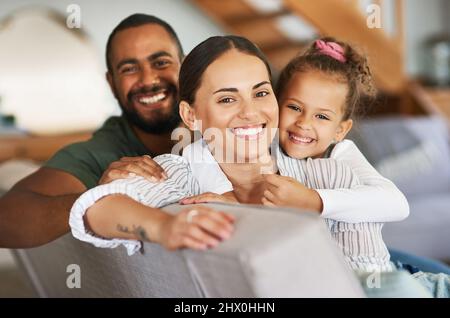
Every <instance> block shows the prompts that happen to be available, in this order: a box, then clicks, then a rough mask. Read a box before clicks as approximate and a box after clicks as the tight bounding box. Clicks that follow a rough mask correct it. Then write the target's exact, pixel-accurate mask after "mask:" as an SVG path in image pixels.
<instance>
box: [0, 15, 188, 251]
mask: <svg viewBox="0 0 450 318" xmlns="http://www.w3.org/2000/svg"><path fill="white" fill-rule="evenodd" d="M182 59H183V50H182V47H181V44H180V41H179V39H178V37H177V35H176V33H175V32H174V30H173V29H172V28H171V27H170V26H169V25H168V24H167V23H166V22H164V21H162V20H160V19H158V18H156V17H154V16H149V15H143V14H134V15H131V16H129V17H128V18H126V19H124V20H123V21H122V22H120V24H119V25H118V26H117V27H116V28H115V29H114V30H113V32H112V33H111V35H110V36H109V39H108V42H107V46H106V62H107V66H108V71H107V73H106V78H107V81H108V83H109V85H110V87H111V90H112V92H113V94H114V96H115V98H116V99H117V101H118V102H119V105H120V107H121V109H122V112H123V114H122V116H121V117H111V118H109V119H108V120H107V121H106V122H105V124H104V125H103V127H102V128H100V129H99V130H98V131H97V132H96V133H95V134H94V136H93V137H92V138H91V139H90V140H89V141H87V142H82V143H77V144H73V145H70V146H68V147H66V148H64V149H62V150H61V151H59V152H58V153H57V154H56V155H55V156H54V157H53V158H51V159H50V160H49V161H48V162H47V163H46V164H45V165H44V166H43V167H42V168H40V169H39V170H38V171H37V172H35V173H33V174H31V175H30V176H28V177H26V178H25V179H23V180H21V181H20V182H18V183H17V184H16V185H15V186H14V187H13V188H12V189H11V190H10V191H9V192H8V193H6V194H5V195H4V196H3V197H1V198H0V247H7V248H28V247H34V246H38V245H42V244H45V243H48V242H50V241H52V240H54V239H56V238H58V237H60V236H61V235H64V234H66V233H67V232H68V231H69V224H68V218H69V212H70V209H71V207H72V205H73V203H74V202H75V200H76V199H77V198H78V197H79V196H80V195H81V193H83V192H84V191H86V190H87V189H89V188H92V187H94V186H96V185H97V184H98V183H106V182H109V181H111V180H113V179H117V178H121V177H127V176H128V175H129V173H130V172H131V173H136V174H139V175H142V176H147V177H149V178H150V176H151V175H156V176H160V179H163V178H165V173H164V172H163V170H162V169H161V168H160V167H159V166H158V165H157V164H156V163H155V162H154V161H153V160H151V159H150V158H149V157H146V156H147V155H150V156H157V155H159V154H162V153H168V152H171V148H172V146H173V145H174V142H173V141H172V140H171V138H170V135H171V132H172V130H173V129H174V128H176V127H178V126H179V125H180V123H181V120H180V118H179V115H178V105H177V103H176V98H177V83H178V72H179V69H180V65H181V61H182Z"/></svg>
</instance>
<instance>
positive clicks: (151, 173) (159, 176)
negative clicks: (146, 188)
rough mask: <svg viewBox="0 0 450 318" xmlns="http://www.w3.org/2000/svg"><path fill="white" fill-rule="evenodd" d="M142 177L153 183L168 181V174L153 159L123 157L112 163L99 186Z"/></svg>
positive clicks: (146, 157) (147, 157)
mask: <svg viewBox="0 0 450 318" xmlns="http://www.w3.org/2000/svg"><path fill="white" fill-rule="evenodd" d="M135 176H141V177H144V178H146V179H147V180H149V181H151V182H160V181H164V180H165V179H167V174H166V172H165V171H164V170H163V168H161V166H160V165H159V164H157V163H156V162H155V161H154V160H153V159H152V157H150V156H149V155H144V156H140V157H122V158H121V159H120V160H118V161H114V162H112V163H111V164H110V165H109V167H108V169H106V171H105V172H104V173H103V175H102V177H101V178H100V180H99V182H98V184H105V183H109V182H111V181H114V180H117V179H126V178H128V177H135Z"/></svg>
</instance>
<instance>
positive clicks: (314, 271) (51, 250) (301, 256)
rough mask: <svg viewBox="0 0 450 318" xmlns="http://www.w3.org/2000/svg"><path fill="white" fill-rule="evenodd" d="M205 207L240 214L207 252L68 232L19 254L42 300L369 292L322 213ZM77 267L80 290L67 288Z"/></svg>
mask: <svg viewBox="0 0 450 318" xmlns="http://www.w3.org/2000/svg"><path fill="white" fill-rule="evenodd" d="M207 205H208V206H211V207H213V208H216V209H218V210H222V211H226V212H228V213H232V214H233V215H235V216H236V219H237V221H236V230H235V232H234V234H233V236H232V237H231V238H230V239H229V240H227V241H224V242H223V243H221V244H220V245H219V246H218V247H216V248H214V249H211V250H208V251H204V252H200V251H193V250H182V251H176V252H169V251H166V250H164V249H163V248H162V247H160V246H158V245H156V244H152V243H145V244H144V245H143V250H142V253H136V254H135V255H133V256H127V254H126V251H125V249H124V248H122V247H119V248H116V249H100V248H95V247H94V246H91V245H89V244H86V243H83V242H80V241H78V240H75V239H74V238H73V237H72V236H71V235H70V234H67V235H65V236H63V237H61V238H60V239H58V240H56V241H54V242H52V243H49V244H47V245H45V246H41V247H38V248H32V249H27V250H16V256H17V258H18V259H19V261H20V263H21V264H22V266H23V268H24V269H25V271H26V272H27V274H28V276H29V277H30V279H31V281H32V283H33V285H34V287H35V289H36V291H37V292H38V294H39V295H40V296H42V297H364V293H363V292H362V289H361V287H360V285H359V282H358V281H357V279H356V277H355V276H354V275H353V273H352V272H351V271H350V270H349V269H348V267H347V265H346V264H345V263H344V261H343V258H342V257H341V255H340V251H339V250H338V249H337V247H336V246H335V244H334V242H333V241H332V240H331V237H330V235H329V233H328V230H327V228H326V226H325V224H324V222H323V219H321V218H320V217H319V216H318V215H316V214H314V213H311V212H300V211H297V210H293V209H280V208H266V207H261V206H251V205H229V204H207ZM183 208H186V206H180V205H171V206H168V207H166V208H165V209H166V210H167V211H169V212H171V213H177V212H178V211H179V210H180V209H183ZM71 264H75V266H74V265H72V267H70V265H71ZM73 266H74V267H73ZM77 266H79V267H78V268H79V272H80V282H81V286H80V287H81V288H69V287H68V284H67V282H68V281H69V286H70V282H71V281H73V278H74V276H73V274H74V273H75V271H74V268H77Z"/></svg>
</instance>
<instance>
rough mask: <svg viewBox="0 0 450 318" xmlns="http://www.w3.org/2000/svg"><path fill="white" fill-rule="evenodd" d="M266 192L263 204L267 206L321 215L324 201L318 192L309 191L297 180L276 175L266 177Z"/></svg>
mask: <svg viewBox="0 0 450 318" xmlns="http://www.w3.org/2000/svg"><path fill="white" fill-rule="evenodd" d="M264 179H265V181H266V190H265V191H264V194H263V198H262V200H261V201H262V203H263V204H264V205H267V206H287V207H294V208H300V209H307V210H312V211H316V212H319V213H321V212H322V209H323V203H322V199H321V198H320V196H319V194H318V193H317V191H315V190H314V189H309V188H308V187H306V186H304V185H303V184H302V183H300V182H298V181H297V180H295V179H293V178H290V177H284V176H279V175H276V174H267V175H264Z"/></svg>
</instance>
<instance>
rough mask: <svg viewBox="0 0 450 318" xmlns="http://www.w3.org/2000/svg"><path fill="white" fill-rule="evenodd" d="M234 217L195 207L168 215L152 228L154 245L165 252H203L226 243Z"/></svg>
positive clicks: (202, 207)
mask: <svg viewBox="0 0 450 318" xmlns="http://www.w3.org/2000/svg"><path fill="white" fill-rule="evenodd" d="M234 221H235V219H234V216H232V215H230V214H226V213H225V212H220V211H216V210H213V209H211V208H207V207H204V206H198V207H195V208H192V207H191V208H188V209H185V210H183V211H181V212H180V213H178V214H176V215H171V214H167V215H166V217H165V218H164V219H163V220H162V221H161V222H159V224H158V226H157V227H156V228H155V239H154V241H156V243H159V244H161V245H162V246H163V247H165V248H166V249H168V250H176V249H179V248H192V249H195V250H205V249H207V248H213V247H216V246H217V245H218V244H219V243H220V242H221V241H223V240H226V239H228V238H229V237H230V236H231V234H232V233H233V230H234Z"/></svg>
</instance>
